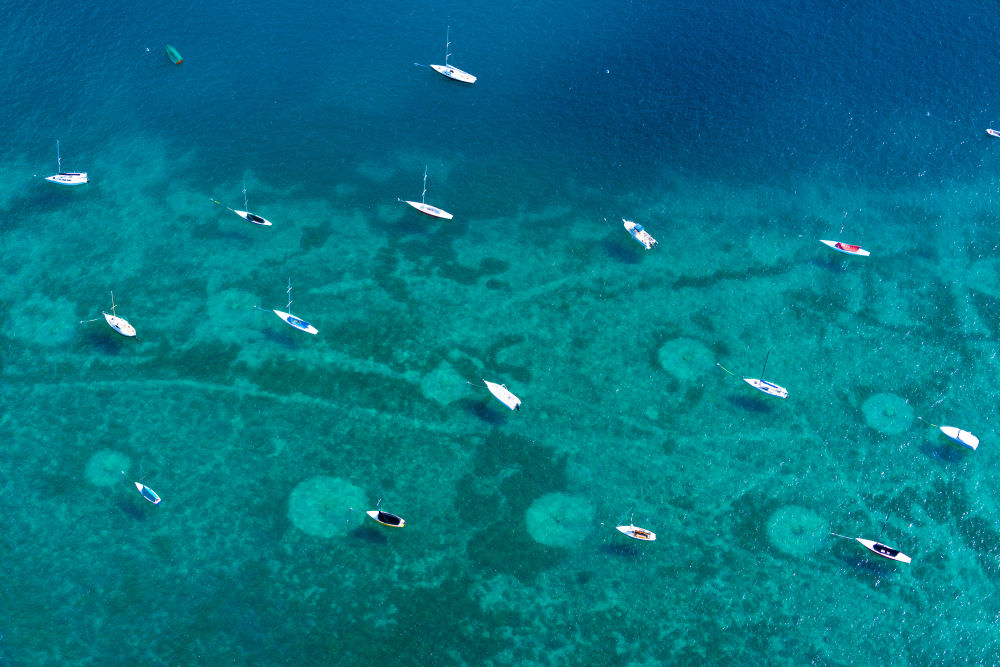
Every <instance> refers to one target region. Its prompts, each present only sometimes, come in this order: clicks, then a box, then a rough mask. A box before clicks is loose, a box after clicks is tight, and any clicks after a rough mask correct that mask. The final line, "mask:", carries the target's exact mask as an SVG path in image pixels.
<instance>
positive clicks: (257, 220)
mask: <svg viewBox="0 0 1000 667" xmlns="http://www.w3.org/2000/svg"><path fill="white" fill-rule="evenodd" d="M232 211H233V213H235V214H236V215H238V216H240V217H241V218H243V219H244V220H246V221H247V222H252V223H253V224H255V225H261V226H263V227H270V226H271V221H270V220H265V219H264V218H262V217H260V216H259V215H257V214H256V213H251V212H250V211H237V210H236V209H232Z"/></svg>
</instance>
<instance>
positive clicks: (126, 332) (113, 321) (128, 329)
mask: <svg viewBox="0 0 1000 667" xmlns="http://www.w3.org/2000/svg"><path fill="white" fill-rule="evenodd" d="M102 314H103V315H104V319H105V320H106V321H107V323H108V326H110V327H111V328H112V329H114V330H115V331H117V332H118V333H120V334H121V335H123V336H127V337H128V338H132V337H134V336H135V327H133V326H132V325H131V324H129V323H128V322H127V321H126V320H125V319H124V318H121V317H118V316H116V315H109V314H108V313H102Z"/></svg>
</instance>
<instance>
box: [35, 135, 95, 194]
mask: <svg viewBox="0 0 1000 667" xmlns="http://www.w3.org/2000/svg"><path fill="white" fill-rule="evenodd" d="M56 168H57V169H58V170H59V173H58V174H53V175H52V176H46V177H45V180H46V181H48V182H49V183H55V184H56V185H83V184H84V183H89V182H90V179H89V178H87V172H85V171H63V170H62V153H61V152H60V150H59V141H58V140H57V141H56Z"/></svg>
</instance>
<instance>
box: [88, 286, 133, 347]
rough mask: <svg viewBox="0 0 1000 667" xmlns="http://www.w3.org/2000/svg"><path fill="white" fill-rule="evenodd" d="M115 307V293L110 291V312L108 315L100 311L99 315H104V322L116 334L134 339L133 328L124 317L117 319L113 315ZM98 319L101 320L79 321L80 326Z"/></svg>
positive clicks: (116, 316)
mask: <svg viewBox="0 0 1000 667" xmlns="http://www.w3.org/2000/svg"><path fill="white" fill-rule="evenodd" d="M115 307H116V306H115V293H114V291H112V292H111V312H110V313H106V312H104V311H103V310H102V311H101V314H102V315H104V321H105V322H107V323H108V326H109V327H111V328H112V329H114V330H115V331H117V332H118V333H120V334H121V335H123V336H126V337H128V338H134V337H135V327H133V326H132V325H131V324H129V323H128V320H126V319H125V318H124V317H118V315H116V314H115ZM100 319H101V318H99V317H98V318H96V319H93V320H81V321H80V324H86V323H87V322H97V321H99V320H100Z"/></svg>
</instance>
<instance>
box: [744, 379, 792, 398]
mask: <svg viewBox="0 0 1000 667" xmlns="http://www.w3.org/2000/svg"><path fill="white" fill-rule="evenodd" d="M743 381H744V382H746V383H747V384H748V385H750V386H751V387H753V388H754V389H756V390H757V391H761V392H764V393H765V394H767V395H768V396H776V397H778V398H788V390H787V389H785V388H784V387H782V386H779V385H776V384H774V383H773V382H768V381H767V380H760V379H757V378H743Z"/></svg>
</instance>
